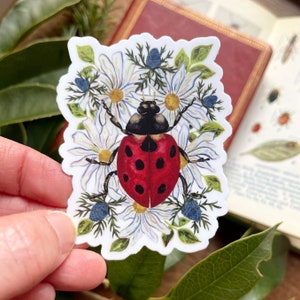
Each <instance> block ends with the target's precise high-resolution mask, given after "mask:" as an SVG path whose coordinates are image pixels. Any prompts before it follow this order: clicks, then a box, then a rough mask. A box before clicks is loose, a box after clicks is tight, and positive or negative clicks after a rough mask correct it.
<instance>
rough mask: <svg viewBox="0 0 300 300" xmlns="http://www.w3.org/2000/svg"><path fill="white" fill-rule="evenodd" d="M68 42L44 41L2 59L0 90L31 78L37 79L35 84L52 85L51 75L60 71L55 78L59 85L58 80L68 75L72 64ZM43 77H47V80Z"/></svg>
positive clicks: (64, 40) (0, 60) (61, 40)
mask: <svg viewBox="0 0 300 300" xmlns="http://www.w3.org/2000/svg"><path fill="white" fill-rule="evenodd" d="M67 42H68V40H67V39H51V40H44V41H42V42H36V43H34V44H31V45H29V46H27V47H26V48H23V49H21V50H18V51H15V52H13V53H11V54H9V55H5V56H3V57H2V58H0V79H1V80H0V89H3V88H6V87H8V86H11V85H14V84H19V83H21V82H24V81H25V80H29V79H31V78H35V80H34V81H35V82H40V83H42V82H44V83H45V82H47V83H51V82H49V76H48V75H49V73H50V74H52V73H54V72H55V71H57V70H60V74H58V75H56V76H55V81H56V82H55V85H57V83H58V78H59V77H60V76H61V75H62V74H64V73H66V70H67V67H68V66H69V65H70V62H71V61H70V58H69V54H68V49H67ZM43 75H44V77H45V75H46V76H47V77H46V79H45V78H44V79H43V77H42V76H43ZM52 76H53V74H52ZM37 78H40V79H37ZM52 82H53V81H52Z"/></svg>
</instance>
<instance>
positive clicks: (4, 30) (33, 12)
mask: <svg viewBox="0 0 300 300" xmlns="http://www.w3.org/2000/svg"><path fill="white" fill-rule="evenodd" d="M78 2H80V0H26V1H23V0H19V1H17V2H16V3H15V5H14V6H13V7H12V8H11V9H10V10H9V12H8V13H7V15H6V16H5V17H4V18H3V19H2V22H1V23H0V55H3V54H4V53H5V52H8V51H11V50H13V49H14V48H15V47H16V45H17V44H18V43H19V42H20V41H21V40H22V39H23V38H24V37H25V36H26V35H28V34H29V33H30V32H31V31H32V30H33V29H35V28H36V27H37V26H38V25H39V24H41V23H42V22H44V21H45V20H47V19H49V18H51V17H52V16H54V15H56V14H57V13H59V12H60V11H62V10H63V9H65V8H66V7H69V6H71V5H74V4H76V3H78ZM49 57H50V55H49V56H47V57H46V59H48V58H49Z"/></svg>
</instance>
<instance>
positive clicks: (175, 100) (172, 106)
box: [165, 93, 180, 110]
mask: <svg viewBox="0 0 300 300" xmlns="http://www.w3.org/2000/svg"><path fill="white" fill-rule="evenodd" d="M179 103H180V99H179V97H178V96H177V95H176V94H174V93H171V94H168V95H167V96H166V97H165V105H166V108H167V109H168V110H176V109H177V108H178V107H179Z"/></svg>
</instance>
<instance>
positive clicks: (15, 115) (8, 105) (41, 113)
mask: <svg viewBox="0 0 300 300" xmlns="http://www.w3.org/2000/svg"><path fill="white" fill-rule="evenodd" d="M55 99H56V87H55V86H51V85H42V84H20V85H15V86H13V87H10V88H7V89H4V90H2V91H0V111H1V112H3V113H2V114H0V126H3V125H8V124H14V123H19V122H25V121H32V120H35V119H39V118H45V117H51V116H55V115H59V114H60V112H59V109H58V106H57V104H56V100H55Z"/></svg>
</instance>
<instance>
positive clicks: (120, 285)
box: [107, 247, 165, 300]
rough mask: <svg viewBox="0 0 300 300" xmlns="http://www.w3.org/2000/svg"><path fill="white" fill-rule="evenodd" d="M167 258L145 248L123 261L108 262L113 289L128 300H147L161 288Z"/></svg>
mask: <svg viewBox="0 0 300 300" xmlns="http://www.w3.org/2000/svg"><path fill="white" fill-rule="evenodd" d="M164 263H165V257H164V256H162V255H160V254H159V253H158V252H154V251H151V250H149V249H148V248H146V247H144V248H142V249H141V251H140V252H138V253H137V254H134V255H131V256H129V257H128V258H126V259H125V260H122V261H107V269H108V273H107V277H108V279H109V281H110V284H111V287H112V289H113V290H114V291H115V292H116V293H117V294H118V295H120V296H122V297H123V298H124V299H126V300H142V299H147V298H148V297H149V296H150V295H151V294H152V293H154V291H155V290H156V289H157V288H158V287H159V286H160V283H161V280H162V276H163V270H164Z"/></svg>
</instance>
